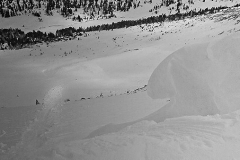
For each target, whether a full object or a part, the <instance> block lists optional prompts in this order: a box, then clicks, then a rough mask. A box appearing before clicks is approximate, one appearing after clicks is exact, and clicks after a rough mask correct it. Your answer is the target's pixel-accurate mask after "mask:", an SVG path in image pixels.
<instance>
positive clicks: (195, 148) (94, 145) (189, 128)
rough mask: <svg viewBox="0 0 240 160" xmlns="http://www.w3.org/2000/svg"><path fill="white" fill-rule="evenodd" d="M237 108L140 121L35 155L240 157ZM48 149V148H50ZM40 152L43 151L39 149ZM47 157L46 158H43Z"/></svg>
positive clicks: (92, 159) (176, 159)
mask: <svg viewBox="0 0 240 160" xmlns="http://www.w3.org/2000/svg"><path fill="white" fill-rule="evenodd" d="M239 120H240V112H239V111H236V112H234V113H231V114H227V115H222V116H221V115H215V116H206V117H203V116H192V117H181V118H173V119H168V120H166V121H165V122H160V123H156V122H153V121H142V122H139V123H136V124H134V125H132V126H129V127H127V128H125V129H123V130H121V131H119V132H116V133H112V134H107V135H102V136H99V137H95V138H91V139H86V140H75V141H69V142H61V143H59V144H58V145H57V146H55V147H53V148H52V149H51V150H50V151H54V152H52V154H48V155H47V156H46V154H44V155H45V156H46V157H44V156H40V155H41V154H39V157H38V158H39V159H41V158H42V159H59V160H60V159H72V160H79V159H81V160H112V159H114V160H145V159H149V160H150V159H154V160H155V159H165V160H181V159H184V160H194V159H201V160H226V159H239V157H240V152H239V149H240V136H239V135H240V129H239V128H240V121H239ZM50 151H49V152H50ZM42 155H43V153H42ZM47 157H48V158H47Z"/></svg>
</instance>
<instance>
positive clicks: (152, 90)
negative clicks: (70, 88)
mask: <svg viewBox="0 0 240 160" xmlns="http://www.w3.org/2000/svg"><path fill="white" fill-rule="evenodd" d="M239 41H240V35H239V34H234V35H231V36H228V37H226V38H223V39H220V40H218V41H215V42H211V43H205V44H196V45H191V46H187V47H184V48H182V49H180V50H178V51H176V52H174V53H173V54H171V55H170V56H168V57H167V58H166V59H165V60H164V61H162V62H161V63H160V65H159V66H158V67H157V68H156V69H155V71H154V72H153V74H152V76H151V77H150V80H149V84H148V94H149V95H150V96H151V97H152V98H161V99H166V98H170V102H169V103H168V104H166V105H165V106H164V107H162V108H160V109H159V110H158V111H156V112H154V113H152V114H150V115H149V116H146V117H144V118H141V119H139V120H135V121H132V122H128V123H122V124H119V125H113V124H110V125H106V126H104V127H102V128H100V129H98V130H95V131H94V132H92V133H91V134H90V135H89V136H88V139H81V138H77V135H74V136H75V137H74V138H73V136H72V137H71V136H70V137H68V138H63V137H61V136H60V134H59V133H57V130H55V131H54V128H53V126H54V124H57V125H58V126H62V127H64V125H63V124H62V123H60V120H59V118H60V117H61V116H59V115H61V111H62V110H63V109H64V108H63V105H62V104H61V102H62V100H61V97H62V91H63V90H64V88H62V87H61V86H56V87H54V88H52V89H51V90H50V91H49V92H48V93H47V95H46V96H45V99H44V102H45V103H44V105H45V107H44V108H43V110H42V111H41V112H40V113H39V114H38V116H37V118H36V119H35V121H34V122H33V123H32V124H31V125H30V127H29V128H28V129H27V130H26V131H25V133H24V134H23V138H22V142H21V143H19V144H18V145H17V146H16V147H13V148H12V149H11V150H10V152H9V154H8V155H6V157H3V159H20V160H21V159H24V160H28V159H29V160H30V159H31V160H34V159H44V160H50V159H51V160H66V159H67V160H68V159H73V160H79V159H80V160H141V159H144V160H145V159H149V160H155V159H166V160H181V159H184V160H193V159H200V160H208V159H209V160H226V159H227V160H228V159H239V157H240V152H239V149H240V111H239V108H238V104H239V102H238V99H239V98H238V97H239V86H240V85H239V82H238V81H237V80H238V77H239V73H238V69H239V66H238V64H239V58H238V57H239V46H238V45H237V44H239ZM65 107H66V106H65ZM173 117H175V118H173ZM98 132H99V133H98ZM51 137H52V138H51Z"/></svg>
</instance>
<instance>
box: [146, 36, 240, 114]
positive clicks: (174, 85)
mask: <svg viewBox="0 0 240 160" xmlns="http://www.w3.org/2000/svg"><path fill="white" fill-rule="evenodd" d="M239 44H240V35H239V34H235V35H230V36H228V37H226V38H224V39H221V40H218V41H215V42H211V43H205V44H196V45H191V46H186V47H184V48H181V49H179V50H177V51H176V52H174V53H173V54H171V55H170V56H168V57H167V58H166V59H165V60H164V61H163V62H162V63H161V64H159V66H158V67H157V68H156V69H155V71H154V72H153V74H152V75H151V77H150V80H149V83H148V94H149V95H150V97H152V98H154V99H156V98H160V99H162V98H170V101H171V105H168V106H166V107H165V108H164V109H163V108H162V111H163V112H165V113H164V114H165V115H164V116H165V118H169V117H180V116H185V115H213V114H216V113H219V114H224V113H229V112H232V111H235V110H238V109H240V72H239V71H240V46H239Z"/></svg>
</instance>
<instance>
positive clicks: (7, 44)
mask: <svg viewBox="0 0 240 160" xmlns="http://www.w3.org/2000/svg"><path fill="white" fill-rule="evenodd" d="M238 6H240V4H237V5H235V6H234V7H238ZM226 8H228V7H212V8H211V9H208V8H206V9H204V10H199V11H193V10H192V11H190V12H187V13H176V14H173V15H169V16H166V15H165V14H163V15H159V16H151V17H148V18H143V19H138V20H126V21H121V22H117V23H112V24H102V25H97V26H90V27H87V28H81V27H79V28H78V29H76V28H73V27H69V28H64V29H60V30H57V31H56V33H55V34H54V33H51V32H50V33H46V32H45V33H43V32H41V31H37V32H36V31H32V32H28V33H24V32H23V31H21V30H20V29H12V28H10V29H0V49H2V50H3V49H20V48H24V47H27V46H29V45H32V44H36V43H41V42H53V41H60V40H62V39H66V38H74V37H76V36H82V35H83V33H85V32H91V31H101V30H113V29H119V28H127V27H131V26H136V25H141V24H150V23H156V22H160V23H162V22H165V21H174V20H181V19H184V18H190V17H194V16H197V15H205V14H213V13H216V12H219V11H220V10H222V9H226Z"/></svg>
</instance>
